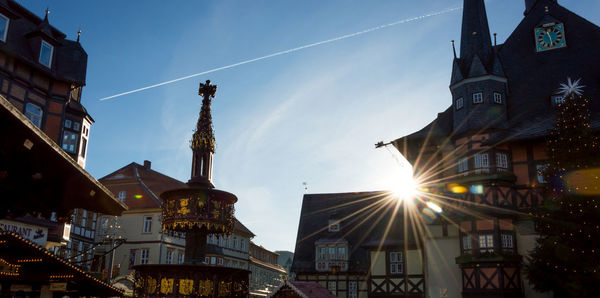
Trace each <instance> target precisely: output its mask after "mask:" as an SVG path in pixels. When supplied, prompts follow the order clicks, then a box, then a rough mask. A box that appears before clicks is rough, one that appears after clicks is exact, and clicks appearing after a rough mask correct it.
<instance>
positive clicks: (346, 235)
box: [292, 191, 414, 274]
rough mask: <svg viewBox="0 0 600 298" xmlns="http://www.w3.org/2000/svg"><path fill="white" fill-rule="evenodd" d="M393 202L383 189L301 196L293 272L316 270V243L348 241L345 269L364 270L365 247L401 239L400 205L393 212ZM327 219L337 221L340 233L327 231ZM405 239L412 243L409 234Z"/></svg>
mask: <svg viewBox="0 0 600 298" xmlns="http://www.w3.org/2000/svg"><path fill="white" fill-rule="evenodd" d="M395 205H396V200H395V199H393V198H392V197H391V196H390V194H389V192H385V191H375V192H356V193H333V194H306V195H304V198H303V200H302V211H301V214H300V223H299V227H298V235H297V239H296V248H295V251H294V261H293V264H292V272H295V273H296V274H300V273H316V270H315V242H328V241H333V242H342V241H347V242H348V253H349V260H348V271H349V272H356V273H366V272H367V271H368V265H369V264H368V255H367V253H368V251H367V246H369V245H372V244H373V243H381V242H382V241H387V244H392V243H390V242H389V241H394V242H393V244H392V245H396V244H399V243H402V242H403V241H404V236H403V235H404V229H403V228H402V226H403V220H402V218H403V217H402V208H400V210H399V212H400V214H394V209H395V208H394V206H395ZM330 219H337V220H340V223H341V224H340V231H339V232H329V231H328V225H329V220H330ZM388 228H389V232H388V234H387V236H385V235H384V234H385V231H386V230H388ZM408 230H410V229H408ZM408 239H410V241H409V242H411V243H412V242H414V240H413V238H412V236H410V235H409V236H408ZM409 244H410V243H409Z"/></svg>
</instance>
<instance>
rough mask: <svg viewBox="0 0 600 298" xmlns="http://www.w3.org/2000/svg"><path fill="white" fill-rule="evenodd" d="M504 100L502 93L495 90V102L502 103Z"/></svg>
mask: <svg viewBox="0 0 600 298" xmlns="http://www.w3.org/2000/svg"><path fill="white" fill-rule="evenodd" d="M503 102H504V101H503V100H502V93H499V92H494V103H497V104H502V103H503Z"/></svg>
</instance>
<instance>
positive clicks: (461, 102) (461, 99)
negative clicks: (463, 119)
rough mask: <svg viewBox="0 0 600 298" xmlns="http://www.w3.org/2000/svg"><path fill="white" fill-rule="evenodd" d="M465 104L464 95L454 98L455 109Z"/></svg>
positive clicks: (459, 108)
mask: <svg viewBox="0 0 600 298" xmlns="http://www.w3.org/2000/svg"><path fill="white" fill-rule="evenodd" d="M464 106H465V99H464V97H459V98H457V99H456V110H457V111H459V110H461V109H462V108H463V107H464Z"/></svg>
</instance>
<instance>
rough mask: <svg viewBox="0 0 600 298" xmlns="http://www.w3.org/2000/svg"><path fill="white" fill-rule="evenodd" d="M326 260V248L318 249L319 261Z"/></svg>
mask: <svg viewBox="0 0 600 298" xmlns="http://www.w3.org/2000/svg"><path fill="white" fill-rule="evenodd" d="M326 259H327V248H326V247H319V260H326Z"/></svg>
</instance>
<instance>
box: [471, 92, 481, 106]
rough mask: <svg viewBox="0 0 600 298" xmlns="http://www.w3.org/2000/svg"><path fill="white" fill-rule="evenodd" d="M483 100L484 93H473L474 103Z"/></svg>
mask: <svg viewBox="0 0 600 298" xmlns="http://www.w3.org/2000/svg"><path fill="white" fill-rule="evenodd" d="M482 102H483V93H481V92H479V93H473V103H474V104H478V103H482Z"/></svg>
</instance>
